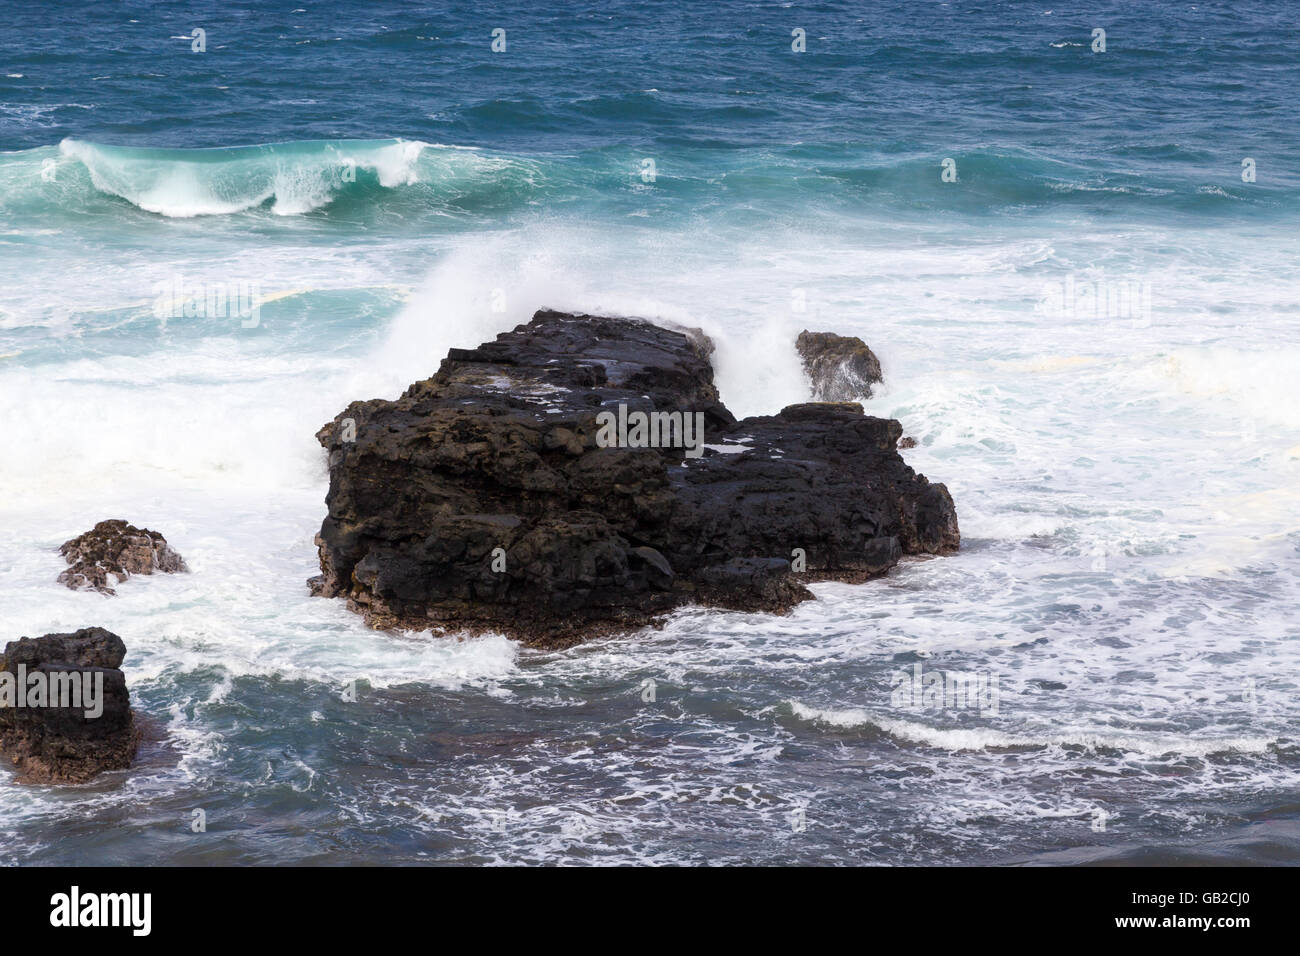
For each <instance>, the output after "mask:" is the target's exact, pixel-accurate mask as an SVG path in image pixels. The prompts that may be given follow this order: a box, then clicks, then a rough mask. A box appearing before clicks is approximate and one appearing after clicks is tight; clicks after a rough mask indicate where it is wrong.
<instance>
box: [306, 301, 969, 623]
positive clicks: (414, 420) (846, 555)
mask: <svg viewBox="0 0 1300 956" xmlns="http://www.w3.org/2000/svg"><path fill="white" fill-rule="evenodd" d="M711 349H712V344H711V343H709V342H708V340H707V338H706V337H704V336H703V334H702V333H699V332H698V331H696V330H689V333H688V332H683V331H675V330H671V329H665V328H661V327H659V326H656V325H652V324H651V323H649V322H645V321H640V320H634V319H617V318H607V317H598V316H587V315H569V314H565V313H558V312H550V311H541V312H538V313H537V314H536V315H535V316H534V317H533V320H532V321H531V322H529V323H528V324H526V325H521V326H519V327H518V328H516V329H515V330H513V331H511V332H505V333H502V334H501V335H499V336H497V338H496V340H495V341H493V342H488V343H486V344H484V345H481V346H479V347H478V348H476V349H452V350H451V351H450V352H449V353H448V356H447V358H446V359H445V360H444V361H443V363H442V366H441V368H440V369H439V370H438V372H437V374H436V375H434V376H433V377H432V378H430V379H427V380H425V381H421V382H417V383H415V384H414V385H412V386H410V387H409V388H408V389H407V390H406V392H405V393H403V395H402V396H401V397H400V398H398V399H397V400H396V401H385V400H378V399H376V400H371V401H361V402H353V403H352V404H351V405H349V406H348V407H347V408H346V409H345V410H344V411H343V412H342V413H340V415H339V416H338V417H337V418H335V419H334V421H333V422H332V423H330V424H327V425H326V426H325V427H323V428H322V429H321V430H320V432H319V433H318V434H317V438H318V439H319V440H320V442H321V444H322V445H323V446H324V447H325V448H326V449H327V450H328V453H329V470H330V487H329V493H328V495H327V497H326V504H327V506H328V515H327V517H326V518H325V521H324V523H323V524H322V526H321V530H320V534H319V535H318V536H317V539H316V540H317V545H318V547H319V552H320V563H321V572H322V573H321V575H320V576H319V577H316V578H313V579H312V581H311V586H312V589H313V591H314V592H315V593H317V594H320V595H323V596H327V597H333V596H343V597H346V598H347V600H348V604H349V607H351V608H352V609H353V610H356V611H359V612H361V613H363V614H364V615H365V616H366V619H367V620H368V621H369V622H370V623H371V624H373V625H375V626H396V627H406V628H414V629H426V628H434V629H444V628H445V629H467V630H471V631H475V630H486V629H490V630H499V631H502V632H504V633H507V634H510V635H512V636H515V637H518V638H521V639H523V640H525V641H527V642H530V643H533V644H538V645H546V646H554V645H563V644H567V643H572V642H574V641H576V640H580V639H582V638H584V637H588V636H591V635H593V634H597V633H602V632H607V631H610V630H623V629H627V628H631V627H636V626H640V625H644V624H646V623H649V622H652V621H654V620H655V619H656V618H658V617H659V616H661V615H663V614H664V613H666V612H667V611H669V610H671V609H673V608H675V607H678V606H680V605H683V604H689V603H696V604H706V605H712V606H719V607H727V608H734V609H741V610H763V611H773V612H780V611H785V610H788V609H789V608H790V607H791V606H793V605H794V604H796V603H798V602H799V601H801V600H804V599H806V598H808V597H811V594H810V593H809V592H808V591H807V589H806V588H805V587H804V583H805V582H808V581H815V580H824V579H838V580H847V581H861V580H864V579H866V578H869V577H872V576H875V575H878V574H882V573H884V572H885V571H886V570H888V569H889V568H890V567H892V566H893V565H894V564H895V563H897V562H898V560H899V559H900V557H901V556H902V555H904V554H942V553H945V552H949V551H952V550H954V549H955V548H957V546H958V544H959V541H960V536H959V532H958V528H957V518H956V512H955V510H954V507H953V503H952V499H951V497H950V496H949V494H948V491H947V489H946V488H945V487H944V486H943V485H941V484H932V483H930V482H929V481H927V480H926V479H925V477H923V476H921V475H918V474H916V473H915V472H914V471H912V469H911V468H909V467H908V466H907V465H906V464H905V463H904V462H903V460H902V458H900V457H899V455H898V452H897V451H896V449H895V443H896V442H897V440H898V438H899V437H900V435H901V434H902V428H901V426H900V425H899V424H898V422H896V421H890V420H885V419H879V418H869V417H867V416H864V415H863V414H862V407H861V406H860V405H857V404H805V405H795V406H791V407H789V408H786V409H783V410H782V411H781V412H779V413H778V414H776V415H767V416H760V417H756V418H747V419H745V420H743V421H736V419H735V418H734V416H733V415H732V414H731V413H730V412H729V411H728V410H727V408H726V407H725V406H724V405H723V404H722V402H721V400H720V398H719V395H718V391H717V389H716V387H715V386H714V383H713V370H712V368H711V366H710V364H709V361H708V354H709V352H710V351H711ZM670 413H681V414H679V415H678V417H677V418H676V419H672V418H670V417H669V415H670ZM642 416H644V417H642ZM640 426H646V427H643V428H641V427H640ZM638 429H640V430H638ZM701 431H702V435H701V434H700V432H701ZM654 438H660V439H665V438H666V440H662V441H659V442H658V444H659V445H661V446H668V447H654V445H655V442H654V441H653V439H654ZM643 440H644V443H642V441H643ZM639 443H641V444H639ZM796 549H798V550H796ZM792 565H793V567H792ZM796 568H797V569H798V570H795V569H796Z"/></svg>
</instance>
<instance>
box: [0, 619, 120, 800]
mask: <svg viewBox="0 0 1300 956" xmlns="http://www.w3.org/2000/svg"><path fill="white" fill-rule="evenodd" d="M125 656H126V645H124V644H123V643H122V639H121V638H120V637H118V636H117V635H116V634H113V633H111V632H109V631H106V630H104V629H103V628H102V627H88V628H83V629H82V630H79V631H76V632H75V633H72V634H46V635H45V636H44V637H38V638H35V639H33V638H30V637H24V638H21V639H20V640H17V641H10V642H9V644H7V645H6V646H5V650H4V655H3V656H0V751H3V753H4V755H5V757H6V759H7V760H8V762H9V763H10V764H12V765H13V767H14V769H15V771H16V772H17V774H18V779H19V781H20V782H24V783H85V782H86V781H87V780H90V779H91V778H92V777H94V776H95V775H96V774H98V773H101V772H103V771H105V770H123V769H125V768H127V767H129V766H130V765H131V760H132V758H134V756H135V752H136V747H137V746H138V744H139V740H140V734H139V731H138V730H137V729H136V725H135V715H134V714H133V713H132V711H131V697H130V695H129V694H128V693H127V689H126V676H125V675H124V674H123V673H122V670H121V665H122V660H123V658H125ZM57 705H62V706H57Z"/></svg>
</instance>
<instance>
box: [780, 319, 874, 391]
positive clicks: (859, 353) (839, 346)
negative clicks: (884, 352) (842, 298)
mask: <svg viewBox="0 0 1300 956" xmlns="http://www.w3.org/2000/svg"><path fill="white" fill-rule="evenodd" d="M795 348H796V349H798V351H799V357H800V358H802V359H803V370H804V373H805V374H806V375H807V376H808V378H809V380H810V381H811V382H812V389H813V398H815V399H816V400H817V401H819V402H852V401H857V400H858V399H861V398H870V397H871V386H872V385H874V384H876V383H878V382H880V381H881V377H880V360H879V359H877V358H876V355H875V353H874V352H872V351H871V349H869V348H867V343H865V342H863V341H862V339H860V338H858V337H857V336H854V335H836V334H835V333H834V332H809V331H808V330H807V329H804V330H803V331H802V332H800V333H799V338H798V339H796V340H795Z"/></svg>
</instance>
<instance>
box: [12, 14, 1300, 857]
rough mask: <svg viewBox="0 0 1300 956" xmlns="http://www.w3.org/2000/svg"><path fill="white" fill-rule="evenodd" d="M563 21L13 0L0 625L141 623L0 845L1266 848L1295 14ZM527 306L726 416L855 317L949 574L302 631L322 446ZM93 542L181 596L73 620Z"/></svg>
mask: <svg viewBox="0 0 1300 956" xmlns="http://www.w3.org/2000/svg"><path fill="white" fill-rule="evenodd" d="M565 6H566V5H555V7H554V8H552V9H550V10H546V9H542V5H538V4H528V3H517V2H505V3H487V4H479V3H474V4H471V3H464V2H452V3H444V4H433V5H426V4H418V3H396V2H388V0H379V2H367V3H364V4H352V3H341V2H337V0H328V2H325V0H322V2H308V0H292V2H289V3H282V4H248V3H231V2H223V3H216V2H211V0H204V2H197V3H191V4H187V5H185V6H184V7H181V6H178V5H176V4H171V3H163V2H124V3H111V4H107V3H105V4H93V5H86V6H84V7H81V6H74V5H60V4H48V3H34V2H25V0H16V2H13V3H9V4H7V5H6V8H5V12H4V16H3V19H2V20H0V423H2V424H3V430H4V436H5V441H4V445H3V448H4V450H3V454H2V455H0V529H3V534H0V541H2V542H3V547H0V593H3V595H4V607H3V610H2V611H0V621H2V622H3V628H0V643H3V642H4V641H8V640H16V639H17V638H18V637H19V636H22V635H30V636H38V635H41V634H45V633H49V632H62V631H71V630H75V629H76V628H79V627H86V626H94V625H97V626H102V627H106V628H108V629H109V630H111V631H113V632H115V633H117V634H119V635H121V637H122V638H123V639H124V641H125V642H126V645H127V648H128V654H127V659H126V662H125V664H124V670H125V672H126V675H127V680H128V683H129V686H130V689H131V693H132V697H133V702H134V706H135V708H136V710H137V713H138V715H139V717H140V719H141V720H142V722H143V723H144V724H145V726H146V729H147V730H148V732H149V739H148V740H146V742H145V745H144V746H143V748H142V750H141V752H140V756H139V758H138V760H137V763H136V765H135V766H134V767H133V768H132V770H131V771H129V772H124V773H112V774H107V775H104V776H102V777H100V778H99V779H97V780H96V781H95V782H93V783H91V784H88V785H84V786H79V787H46V786H22V785H17V784H13V783H9V782H6V781H3V780H0V862H4V863H29V864H30V863H38V864H74V863H75V864H110V865H116V864H282V863H293V864H324V865H346V864H377V863H428V864H466V863H488V864H494V863H495V864H519V863H545V864H565V863H572V864H624V863H663V864H688V865H696V864H850V865H851V864H884V865H904V864H972V863H976V864H1076V863H1147V864H1156V863H1206V862H1214V863H1253V864H1260V863H1286V864H1295V863H1297V862H1300V742H1298V741H1297V726H1298V724H1297V721H1298V720H1300V694H1298V690H1300V688H1298V686H1297V684H1298V679H1300V384H1298V379H1297V374H1296V373H1297V368H1298V367H1300V268H1298V267H1297V262H1298V261H1300V260H1298V259H1297V252H1300V248H1298V245H1300V244H1298V241H1297V236H1298V234H1297V213H1298V212H1300V160H1298V159H1297V157H1298V156H1300V104H1298V103H1297V100H1296V96H1295V93H1296V90H1297V89H1298V88H1300V49H1298V46H1300V37H1298V35H1297V32H1296V29H1295V26H1294V23H1292V22H1291V20H1292V19H1293V18H1292V17H1291V12H1290V10H1289V9H1288V8H1287V7H1286V6H1285V5H1279V4H1270V3H1263V2H1256V0H1245V2H1242V0H1233V2H1231V3H1227V2H1202V3H1197V4H1195V5H1189V4H1183V3H1155V4H1142V5H1135V4H1128V3H1114V2H1099V3H1093V4H1089V5H1087V6H1086V7H1076V6H1075V5H1069V9H1066V8H1065V5H1059V4H1056V3H1055V2H1054V0H1041V2H1035V3H1010V4H994V3H989V2H949V3H935V2H893V3H848V2H815V3H793V2H787V3H756V2H739V0H719V2H712V3H699V4H683V5H668V4H646V3H632V2H626V0H613V2H608V3H604V4H600V5H599V6H598V8H597V9H579V8H578V7H576V6H574V7H572V8H567V9H566V8H565ZM1097 30H1102V31H1104V34H1103V35H1102V36H1101V37H1098V35H1097V34H1096V32H1095V31H1097ZM196 31H201V33H200V32H196ZM498 31H504V32H503V33H502V32H498ZM1099 39H1100V40H1101V41H1102V43H1101V46H1104V49H1101V48H1099V43H1098V41H1099ZM494 47H495V48H494ZM543 307H548V308H556V309H566V310H572V311H580V312H589V313H608V314H614V315H635V316H641V317H646V318H650V319H658V320H663V321H673V322H679V323H685V324H689V325H695V326H699V327H702V328H703V329H705V330H706V331H707V332H708V333H709V334H710V335H711V336H712V337H713V339H714V341H715V342H716V344H717V352H716V353H715V355H714V361H715V370H716V373H717V380H718V384H719V388H720V391H721V393H722V398H723V400H724V401H725V402H726V403H727V404H728V406H729V407H730V408H731V409H732V411H734V412H735V413H736V414H737V415H752V414H765V413H771V412H774V411H776V410H778V409H780V408H781V407H783V406H785V405H787V404H792V403H795V402H800V401H806V400H808V395H809V391H808V385H807V383H806V382H805V381H804V379H803V378H802V375H801V371H800V367H799V363H798V358H797V356H796V354H795V352H794V347H793V343H794V339H795V336H796V335H797V334H798V332H799V331H800V330H802V329H805V328H808V329H812V330H814V331H834V332H839V333H842V334H846V335H858V336H861V337H862V338H863V339H864V341H866V342H867V343H868V344H869V345H870V346H871V347H872V349H873V350H874V351H875V352H876V353H877V354H878V355H879V356H880V359H881V363H882V365H883V368H884V376H885V381H884V384H883V386H879V387H877V389H876V392H875V395H874V397H873V398H871V399H870V400H869V401H867V402H866V403H865V407H866V411H867V413H868V414H871V415H877V416H881V417H888V418H896V419H898V420H899V421H900V422H901V423H902V424H903V427H904V432H905V434H906V435H908V436H911V437H914V438H915V439H916V441H917V445H916V447H914V448H911V449H909V450H906V451H904V452H903V454H904V457H905V458H906V460H907V461H908V463H909V464H911V465H912V466H913V467H914V468H916V469H917V470H918V471H920V472H922V473H924V474H925V475H927V476H928V477H930V479H931V480H934V481H942V482H944V483H946V484H947V486H948V488H949V489H950V491H951V493H952V495H953V498H954V500H955V502H956V505H957V512H958V516H959V519H960V522H961V529H962V532H963V542H962V549H961V551H960V552H959V553H957V554H955V555H953V556H948V557H942V558H931V559H924V560H922V559H909V560H906V561H904V563H902V564H901V565H899V566H898V567H897V568H895V569H894V570H893V571H892V572H891V573H890V574H889V575H887V576H886V577H883V578H880V579H878V580H874V581H871V582H868V583H865V584H860V585H847V584H837V583H825V584H817V585H813V587H812V590H813V592H814V593H815V594H816V596H817V600H816V601H810V602H805V603H804V604H801V605H800V606H798V607H797V608H796V609H795V610H794V611H793V612H792V613H791V614H790V615H788V616H786V617H774V616H767V615H763V614H742V613H733V612H724V611H717V610H700V609H693V610H686V611H682V612H678V613H676V614H674V615H673V616H672V617H671V618H669V619H668V621H667V622H666V624H665V626H664V627H663V628H662V629H650V630H646V631H643V632H638V633H633V634H630V635H626V636H623V637H618V638H610V639H603V640H598V641H594V642H591V643H588V644H584V645H581V646H578V647H574V648H571V649H568V650H563V651H537V650H528V649H523V648H521V647H520V646H519V645H517V644H515V643H512V642H511V641H509V640H507V639H506V638H504V637H501V636H493V635H486V636H481V637H477V638H465V639H456V638H453V637H441V638H435V637H431V636H429V635H428V634H419V633H388V632H381V631H373V630H370V629H368V628H366V627H365V626H364V625H363V623H362V621H361V619H360V617H359V616H357V615H354V614H352V613H350V612H348V611H347V610H346V608H345V607H344V605H343V603H342V602H341V601H333V600H325V599H320V598H313V597H311V596H310V595H309V593H308V589H307V586H306V580H307V578H309V577H311V576H312V575H314V574H316V573H318V571H319V568H318V565H317V557H316V549H315V547H314V545H313V540H312V539H313V535H314V534H315V532H316V531H317V530H318V529H319V527H320V523H321V520H322V518H323V517H324V515H325V507H324V502H323V499H324V494H325V489H326V485H327V473H326V463H325V460H324V455H323V452H322V450H321V448H320V447H319V445H318V444H317V443H316V440H315V438H314V437H313V436H314V433H315V431H316V430H317V429H318V428H319V427H320V426H321V425H322V424H324V423H325V422H327V421H329V420H330V419H332V418H333V417H334V416H335V415H336V414H337V413H338V412H339V411H340V410H341V409H342V408H343V407H344V406H345V405H346V404H347V403H348V402H349V401H351V400H353V399H361V398H374V397H383V398H395V397H396V396H397V395H398V394H400V393H401V391H402V390H403V389H404V388H405V387H406V386H407V385H408V384H409V383H411V382H413V381H416V380H418V379H422V378H426V377H428V376H429V375H431V374H432V373H433V372H434V371H435V370H436V369H437V367H438V364H439V362H440V360H441V359H442V357H443V356H444V355H445V354H446V350H447V349H448V348H449V347H453V346H455V347H472V346H474V345H476V344H478V343H480V342H482V341H485V340H487V339H490V338H491V337H492V336H493V335H495V334H496V333H497V332H499V331H503V330H506V329H509V328H511V327H513V326H514V325H516V324H518V323H520V322H525V321H527V320H528V318H529V317H530V316H531V315H532V313H533V312H534V311H536V310H537V309H539V308H543ZM106 518H125V519H127V520H129V521H131V522H132V523H134V524H136V525H139V526H142V527H143V526H147V527H149V528H152V529H154V530H157V531H161V532H162V533H163V534H164V535H166V537H167V539H168V541H169V542H170V543H171V544H172V546H173V547H175V548H176V549H177V550H178V551H179V552H180V553H181V554H182V555H183V556H184V558H185V560H186V561H187V563H188V564H189V567H190V569H191V572H192V573H190V574H187V575H174V576H172V575H160V576H153V577H147V578H146V577H136V578H133V579H131V580H130V581H128V582H126V583H125V584H123V585H122V586H120V587H119V588H118V593H117V595H116V596H114V597H111V598H106V597H103V596H101V595H98V594H95V593H93V592H73V591H69V590H67V589H65V588H63V587H61V586H59V585H57V584H56V583H55V578H56V577H57V576H58V574H59V572H60V571H61V570H62V568H63V567H64V566H65V565H64V563H63V560H62V558H61V557H60V556H59V554H58V553H57V548H58V546H59V545H60V544H61V543H62V542H63V541H65V540H67V539H69V538H71V537H73V536H75V535H77V534H80V533H81V532H83V531H86V530H87V529H89V528H90V527H91V526H92V525H93V524H95V522H97V521H99V520H102V519H106ZM931 674H939V675H942V677H943V678H944V679H945V680H946V679H947V678H948V677H950V676H951V675H977V676H978V677H979V679H980V681H981V685H980V686H981V687H983V688H984V689H985V690H988V689H989V688H990V687H992V688H994V689H995V691H996V693H995V694H994V695H992V696H989V695H985V696H984V697H982V698H981V699H979V700H975V701H971V700H966V701H960V700H958V701H955V702H954V701H952V700H949V699H947V697H945V698H944V699H942V700H939V701H927V699H926V698H925V695H924V694H920V695H912V694H910V693H903V694H899V690H900V688H903V689H906V688H910V687H911V686H912V684H911V682H912V681H914V680H918V679H919V680H921V681H923V680H924V677H923V676H922V675H931ZM647 682H653V683H652V684H648V683H647ZM925 686H929V685H925ZM647 687H652V688H653V693H648V692H647V690H646V688H647ZM349 688H355V699H354V700H345V699H344V698H345V696H346V697H351V696H353V695H352V694H351V693H350V692H345V691H346V690H347V689H349ZM647 698H649V699H647ZM5 773H7V771H6V772H5ZM196 811H202V814H196ZM200 817H201V818H202V820H203V821H204V824H203V827H202V828H199V832H196V822H195V821H196V820H198V819H199V818H200Z"/></svg>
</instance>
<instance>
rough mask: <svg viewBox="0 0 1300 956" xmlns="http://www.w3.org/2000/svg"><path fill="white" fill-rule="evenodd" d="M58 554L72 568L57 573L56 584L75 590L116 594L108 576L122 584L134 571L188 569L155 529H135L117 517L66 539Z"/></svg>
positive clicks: (179, 570)
mask: <svg viewBox="0 0 1300 956" xmlns="http://www.w3.org/2000/svg"><path fill="white" fill-rule="evenodd" d="M59 553H60V554H61V555H63V556H64V558H66V559H67V562H68V564H70V565H72V567H70V568H68V570H66V571H64V572H63V573H62V574H60V575H59V583H60V584H65V585H67V586H68V587H70V588H72V589H73V590H74V591H81V590H90V589H93V590H96V591H99V592H101V593H103V594H113V593H115V592H114V590H113V587H112V585H111V584H110V582H109V580H108V578H109V575H112V576H113V578H114V579H115V583H118V584H121V583H122V582H123V581H125V580H126V579H127V578H129V577H130V576H131V575H133V574H153V573H154V572H155V571H159V572H162V573H164V574H176V573H178V572H182V571H187V570H189V569H188V568H186V566H185V561H184V559H182V558H181V556H180V555H179V554H177V553H176V552H175V551H173V550H172V549H171V546H170V545H168V544H167V540H166V539H165V538H164V537H163V536H162V535H161V534H159V533H158V532H157V531H150V530H149V529H148V528H137V527H135V526H134V525H131V524H127V523H126V522H125V521H122V520H120V519H112V520H109V521H101V522H100V523H99V524H97V525H95V527H94V528H92V529H91V530H89V531H87V532H86V533H85V534H83V535H78V536H77V537H75V538H73V539H72V540H70V541H65V542H64V543H63V545H62V546H61V547H60V548H59Z"/></svg>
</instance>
